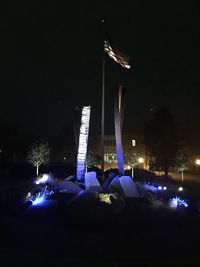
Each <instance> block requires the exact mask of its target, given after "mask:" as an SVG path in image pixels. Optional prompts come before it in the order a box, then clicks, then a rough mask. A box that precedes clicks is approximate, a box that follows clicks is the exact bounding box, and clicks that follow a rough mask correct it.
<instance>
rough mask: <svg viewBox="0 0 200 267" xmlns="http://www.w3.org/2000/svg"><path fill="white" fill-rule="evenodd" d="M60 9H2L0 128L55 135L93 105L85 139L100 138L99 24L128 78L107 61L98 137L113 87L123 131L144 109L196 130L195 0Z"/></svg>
mask: <svg viewBox="0 0 200 267" xmlns="http://www.w3.org/2000/svg"><path fill="white" fill-rule="evenodd" d="M4 1H5V0H4ZM31 2H32V3H31ZM68 2H69V1H24V2H22V1H9V0H7V1H5V3H4V4H3V8H1V18H0V19H1V22H0V28H1V42H0V43H1V44H0V48H1V58H0V80H1V88H0V119H1V120H6V121H9V122H12V123H17V124H19V125H21V126H23V127H24V128H27V129H28V130H29V131H31V132H32V133H34V134H47V135H55V134H58V133H59V131H60V130H61V129H62V128H63V127H65V126H66V125H68V124H69V123H70V122H71V121H72V111H73V109H74V107H75V106H76V105H84V104H91V105H92V118H91V131H92V132H98V131H100V112H101V77H102V49H103V35H102V27H101V23H100V21H101V18H102V17H103V18H104V19H105V21H106V29H107V31H108V32H109V33H110V35H111V37H112V40H113V42H114V43H115V45H116V46H118V47H119V48H120V49H121V50H122V51H123V52H124V53H126V54H127V55H129V56H130V57H131V61H132V64H133V68H132V69H131V70H130V71H127V70H124V69H122V68H121V67H120V66H119V65H117V64H116V63H114V62H112V61H111V59H109V58H108V57H106V130H107V131H108V132H111V131H113V129H114V128H113V97H114V92H115V90H116V89H117V87H118V84H119V82H121V83H123V84H124V85H125V86H126V89H127V97H126V107H125V121H124V130H125V132H134V131H138V130H139V129H141V128H142V126H143V123H144V121H145V120H147V119H148V118H149V116H150V108H151V107H153V108H154V109H157V108H158V107H160V106H167V107H168V108H169V109H170V110H171V111H172V112H173V113H174V114H175V115H176V117H177V118H178V119H180V120H183V121H184V120H185V121H190V120H196V121H197V123H199V122H200V120H199V117H200V109H199V101H200V98H199V95H200V94H199V88H200V52H199V51H200V38H199V37H200V12H199V11H200V9H199V3H198V1H196V2H194V1H167V0H166V1H164V0H163V1H142V0H138V1H134V0H129V1H116V0H111V1H86V0H85V1H73V5H72V4H71V3H70V4H68ZM70 2H71V1H70Z"/></svg>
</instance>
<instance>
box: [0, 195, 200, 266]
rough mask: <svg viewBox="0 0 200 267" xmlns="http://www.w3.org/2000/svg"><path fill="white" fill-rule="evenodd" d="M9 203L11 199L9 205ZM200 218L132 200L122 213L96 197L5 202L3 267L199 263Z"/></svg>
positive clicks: (0, 251) (186, 211)
mask: <svg viewBox="0 0 200 267" xmlns="http://www.w3.org/2000/svg"><path fill="white" fill-rule="evenodd" d="M4 204H5V203H4ZM199 225H200V219H199V215H198V213H197V212H196V210H195V211H194V210H193V209H179V210H178V211H174V210H172V209H170V208H169V207H168V206H165V205H162V206H157V205H156V203H155V204H154V205H152V204H150V203H148V202H147V201H145V200H140V201H138V200H127V201H126V206H125V208H123V209H122V210H120V212H119V210H118V212H117V213H116V212H115V211H114V209H113V207H110V206H109V205H104V204H102V203H101V204H99V203H96V202H95V201H94V202H93V201H88V200H87V201H83V202H82V201H79V202H75V203H73V202H70V199H68V200H67V199H66V200H59V201H58V200H51V201H49V202H47V203H46V205H44V206H36V207H31V206H22V205H18V206H14V207H13V206H12V208H11V207H8V208H6V207H5V205H4V207H3V206H2V218H1V223H0V226H1V227H0V237H1V238H0V255H1V258H0V262H1V266H88V267H90V266H199V263H198V258H199V240H200V227H199Z"/></svg>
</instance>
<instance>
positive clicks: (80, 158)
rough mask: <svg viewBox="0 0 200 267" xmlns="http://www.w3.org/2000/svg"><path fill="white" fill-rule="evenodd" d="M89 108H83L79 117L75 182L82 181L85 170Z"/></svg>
mask: <svg viewBox="0 0 200 267" xmlns="http://www.w3.org/2000/svg"><path fill="white" fill-rule="evenodd" d="M90 112H91V106H84V107H83V108H82V115H81V127H80V134H79V145H78V155H77V172H76V175H77V180H79V181H81V180H84V177H85V169H86V156H87V144H88V134H89V125H90Z"/></svg>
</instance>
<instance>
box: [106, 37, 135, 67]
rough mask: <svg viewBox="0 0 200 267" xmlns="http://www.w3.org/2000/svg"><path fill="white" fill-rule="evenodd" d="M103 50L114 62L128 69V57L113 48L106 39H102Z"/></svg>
mask: <svg viewBox="0 0 200 267" xmlns="http://www.w3.org/2000/svg"><path fill="white" fill-rule="evenodd" d="M104 51H105V52H106V53H107V54H108V55H109V57H110V58H112V59H113V60H114V61H115V62H117V63H118V64H120V65H121V66H122V67H123V68H125V69H130V67H131V65H130V63H129V58H128V57H127V56H125V55H123V54H122V53H121V52H119V51H118V50H116V49H114V48H113V47H112V46H111V44H110V42H109V41H108V40H105V41H104Z"/></svg>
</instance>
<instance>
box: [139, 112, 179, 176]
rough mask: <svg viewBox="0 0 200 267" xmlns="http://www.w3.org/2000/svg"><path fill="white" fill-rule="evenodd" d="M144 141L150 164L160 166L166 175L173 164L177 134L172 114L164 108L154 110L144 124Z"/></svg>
mask: <svg viewBox="0 0 200 267" xmlns="http://www.w3.org/2000/svg"><path fill="white" fill-rule="evenodd" d="M144 142H145V145H146V148H147V151H148V152H149V154H150V156H151V158H152V162H153V164H152V166H153V165H154V167H156V168H161V169H162V170H163V171H164V172H165V175H168V171H169V168H170V167H171V166H173V165H174V164H175V157H176V153H177V150H178V135H177V124H176V122H175V119H174V116H173V115H172V114H171V113H170V112H169V111H168V110H167V109H166V108H161V109H160V110H158V111H156V112H155V113H154V116H153V118H152V119H151V120H150V121H149V122H148V123H147V124H146V125H145V128H144ZM152 166H151V167H152Z"/></svg>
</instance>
